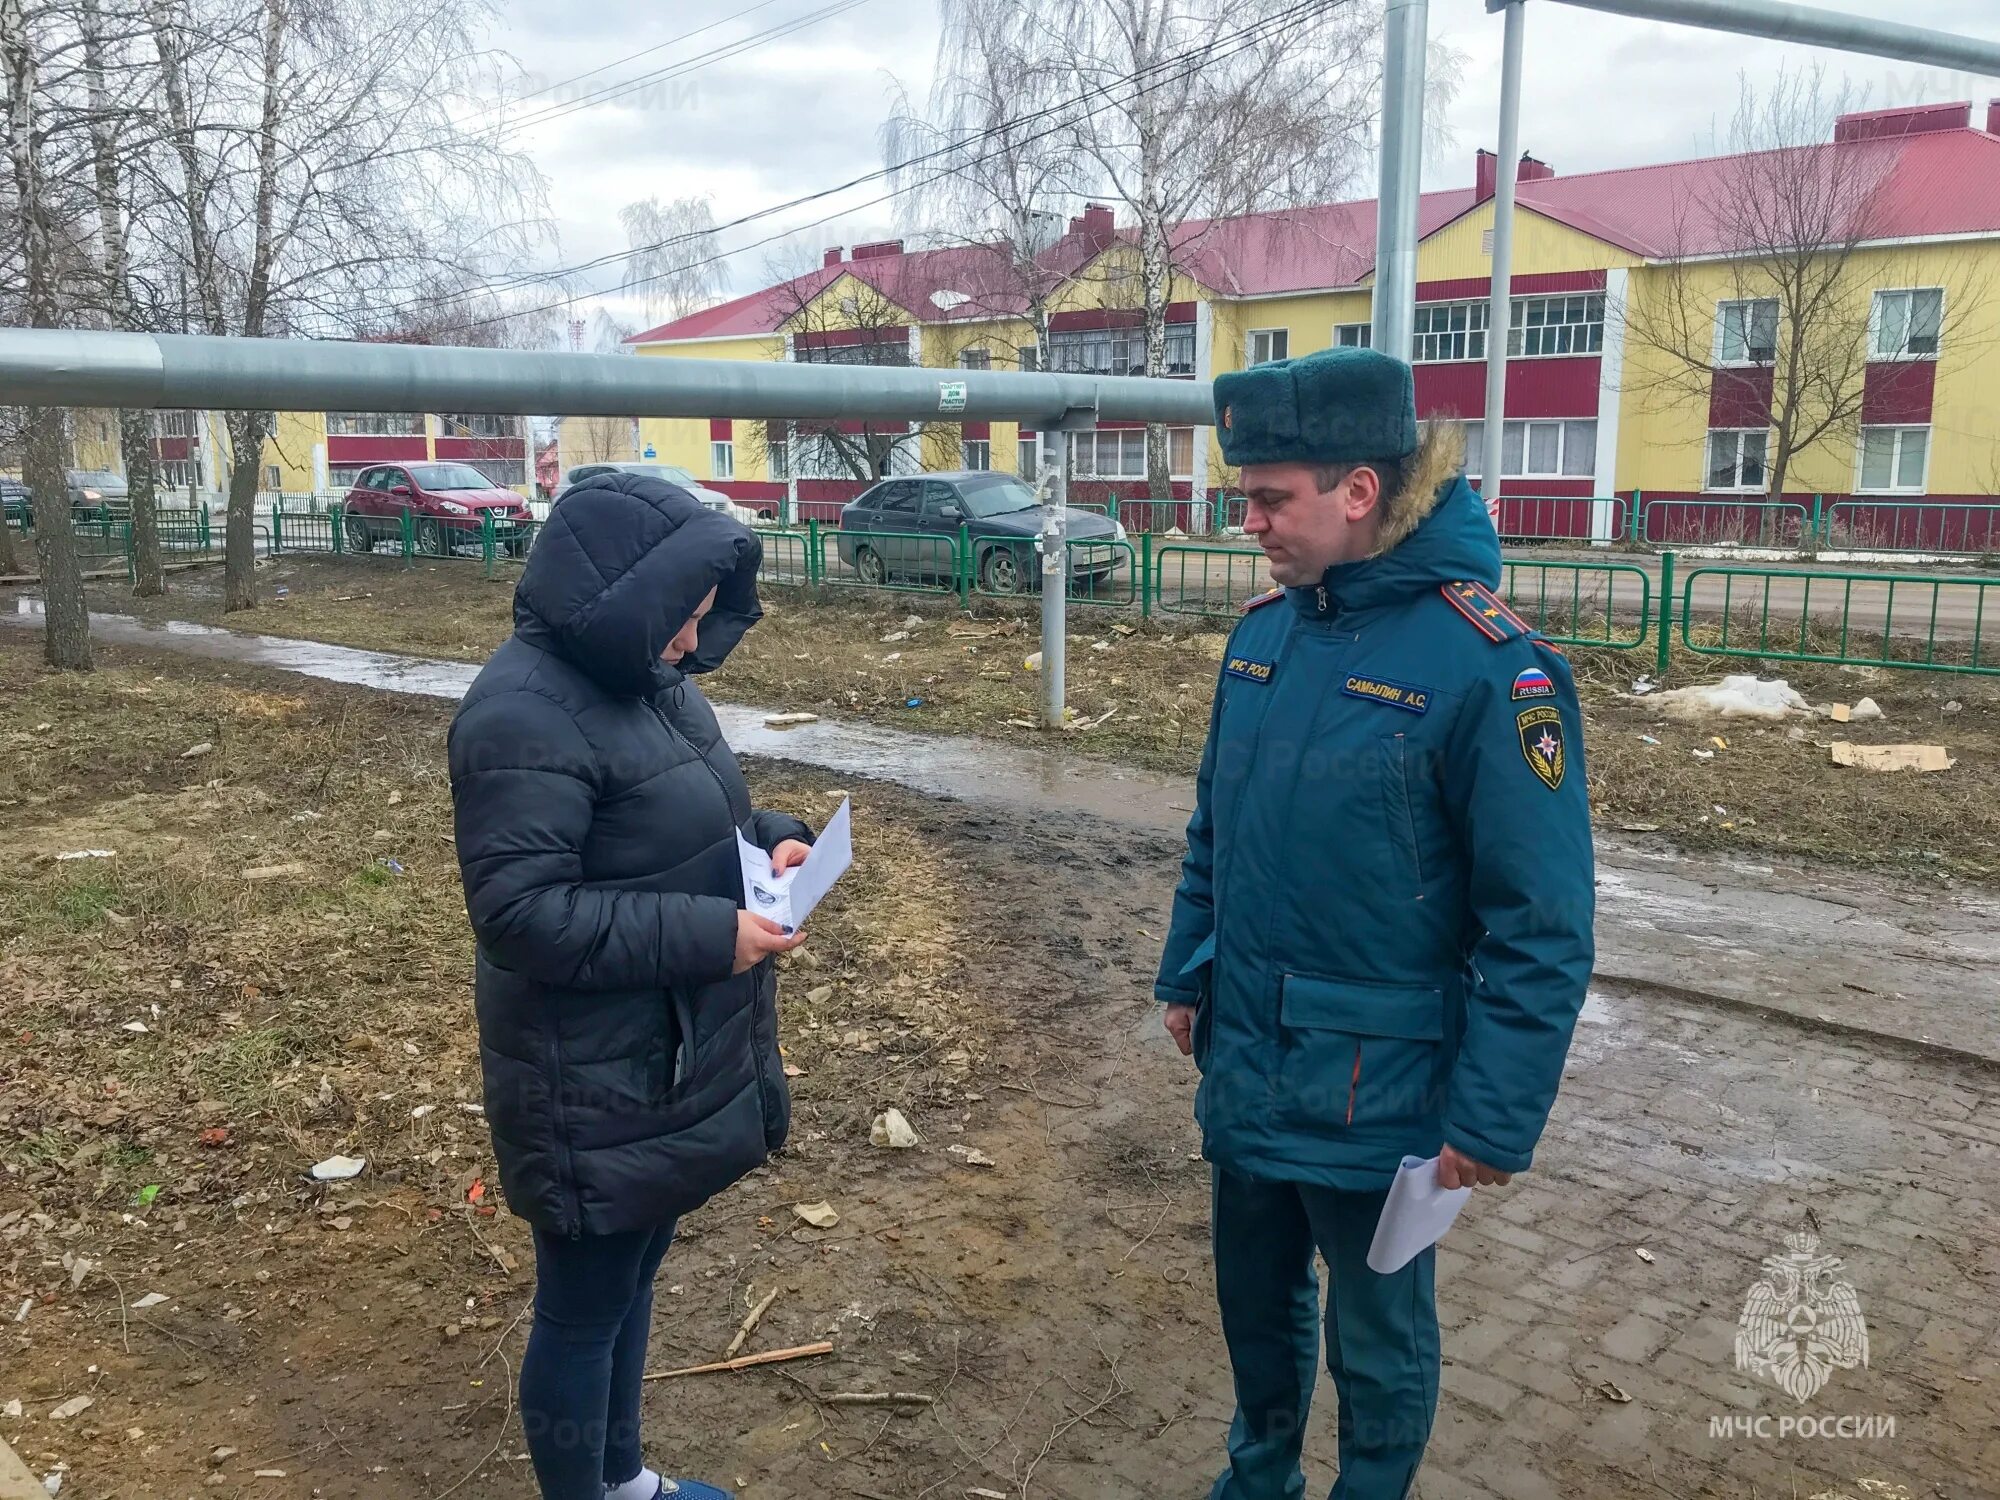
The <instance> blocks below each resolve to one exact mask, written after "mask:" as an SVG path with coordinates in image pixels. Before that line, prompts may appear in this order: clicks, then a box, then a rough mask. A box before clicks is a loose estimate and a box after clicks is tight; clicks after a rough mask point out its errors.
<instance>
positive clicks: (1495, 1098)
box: [1156, 440, 1594, 1190]
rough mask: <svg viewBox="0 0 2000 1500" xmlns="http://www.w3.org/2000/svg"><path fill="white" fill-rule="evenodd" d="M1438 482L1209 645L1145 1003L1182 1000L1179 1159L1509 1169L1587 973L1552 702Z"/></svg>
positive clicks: (1534, 1121)
mask: <svg viewBox="0 0 2000 1500" xmlns="http://www.w3.org/2000/svg"><path fill="white" fill-rule="evenodd" d="M1434 442H1435V440H1434ZM1426 459H1428V460H1429V462H1428V463H1426V462H1425V461H1424V460H1426ZM1427 469H1428V470H1429V473H1428V474H1427V473H1426V470H1427ZM1437 469H1438V462H1437V457H1436V455H1435V454H1434V453H1433V452H1432V451H1431V450H1430V449H1427V450H1426V451H1425V452H1424V453H1423V454H1420V456H1419V460H1418V461H1416V462H1414V463H1413V465H1412V482H1413V483H1414V484H1421V485H1424V486H1426V488H1425V489H1424V490H1422V491H1419V493H1422V494H1425V495H1426V496H1427V500H1428V503H1427V504H1423V505H1419V506H1416V507H1412V509H1413V510H1414V511H1415V512H1416V515H1415V516H1414V517H1413V518H1412V519H1414V527H1413V529H1410V530H1409V531H1408V533H1407V535H1405V536H1404V537H1403V538H1402V539H1401V540H1400V541H1399V542H1397V543H1396V544H1395V545H1394V546H1392V547H1391V548H1390V549H1389V550H1387V551H1385V552H1382V553H1379V554H1378V555H1376V556H1374V557H1371V558H1368V559H1366V560H1364V561H1361V562H1356V563H1346V564H1342V565H1340V566H1338V567H1334V568H1331V569H1329V570H1328V571H1327V573H1326V575H1325V579H1324V581H1323V583H1322V584H1321V585H1320V586H1319V587H1317V588H1301V589H1291V590H1288V591H1286V592H1285V593H1283V594H1274V595H1272V596H1270V598H1269V599H1268V600H1262V601H1259V602H1258V603H1256V604H1253V605H1252V606H1251V608H1250V610H1249V611H1248V613H1246V614H1245V615H1244V617H1243V619H1242V620H1241V621H1240V622H1239V623H1238V624H1237V626H1236V629H1235V631H1234V633H1233V634H1232V635H1231V636H1230V639H1229V645H1228V648H1227V650H1226V652H1225V654H1224V658H1223V668H1222V672H1221V675H1220V677H1219V679H1218V681H1217V685H1216V694H1215V709H1214V715H1213V718H1212V719H1211V721H1210V725H1209V734H1208V744H1207V748H1206V750H1205V751H1204V753H1203V756H1202V763H1201V779H1200V786H1199V794H1198V797H1197V803H1196V808H1195V813H1194V817H1193V819H1192V820H1191V821H1190V822H1189V824H1188V834H1187V841H1188V852H1187V860H1186V863H1185V866H1184V868H1183V870H1182V874H1181V883H1180V888H1179V890H1178V892H1177V893H1176V895H1175V897H1174V913H1173V925H1172V930H1171V931H1170V933H1169V935H1168V938H1167V944H1166V951H1165V953H1164V955H1163V956H1162V960H1161V965H1160V974H1159V980H1158V983H1157V986H1156V992H1157V994H1158V996H1159V998H1160V999H1161V1000H1163V1001H1167V1002H1172V1003H1180V1004H1193V1005H1198V1006H1199V1007H1200V1009H1199V1010H1198V1012H1197V1014H1196V1019H1195V1030H1194V1046H1195V1060H1196V1062H1197V1063H1198V1064H1199V1065H1200V1068H1201V1071H1202V1082H1201V1087H1200V1090H1199V1093H1198V1094H1197V1096H1196V1114H1197V1116H1198V1117H1199V1119H1200V1122H1201V1127H1202V1140H1203V1146H1204V1151H1205V1154H1206V1155H1207V1156H1208V1158H1209V1160H1211V1161H1213V1162H1216V1163H1219V1164H1221V1165H1223V1166H1226V1167H1228V1168H1230V1169H1232V1170H1235V1171H1238V1172H1241V1173H1244V1174H1247V1175H1250V1176H1253V1177H1262V1178H1269V1179H1273V1180H1280V1181H1294V1182H1308V1183H1315V1184H1319V1185H1322V1186H1326V1187H1334V1188H1345V1189H1353V1190H1365V1189H1371V1188H1380V1187H1382V1186H1385V1185H1386V1184H1387V1181H1388V1179H1389V1177H1390V1175H1391V1174H1392V1173H1393V1172H1394V1171H1395V1169H1396V1167H1397V1166H1398V1164H1399V1163H1400V1162H1401V1160H1402V1158H1403V1156H1404V1155H1405V1154H1408V1155H1414V1156H1431V1155H1435V1154H1436V1153H1437V1151H1438V1149H1439V1147H1440V1146H1441V1145H1443V1144H1446V1143H1449V1144H1450V1145H1452V1146H1454V1147H1456V1148H1457V1149H1458V1150H1460V1151H1462V1152H1464V1153H1465V1154H1467V1155H1468V1156H1471V1157H1473V1158H1475V1159H1477V1160H1479V1161H1482V1162H1485V1163H1487V1164H1489V1165H1491V1166H1494V1167H1498V1168H1500V1169H1502V1170H1505V1171H1516V1172H1518V1171H1521V1170H1523V1169H1525V1168H1526V1167H1527V1166H1528V1165H1529V1162H1530V1160H1531V1159H1532V1157H1533V1155H1534V1150H1535V1143H1536V1141H1537V1140H1538V1139H1539V1138H1540V1136H1541V1133H1542V1127H1543V1125H1544V1124H1545V1123H1546V1122H1547V1119H1548V1114H1549V1110H1550V1108H1551V1106H1552V1105H1553V1104H1554V1102H1555V1097H1556V1089H1557V1086H1558V1084H1559V1083H1560V1081H1561V1078H1562V1069H1563V1059H1564V1056H1565V1054H1566V1053H1567V1051H1568V1048H1569V1041H1570V1033H1571V1030H1572V1028H1573V1027H1574V1025H1575V1023H1576V1016H1577V1012H1578V1010H1579V1009H1580V1008H1581V1006H1582V1003H1583V997H1584V991H1585V987H1586V984H1587V983H1588V980H1589V978H1590V970H1591V961H1592V956H1593V954H1592V937H1591V919H1592V909H1593V905H1594V889H1593V875H1592V858H1591V838H1590V809H1589V800H1588V796H1587V793H1586V789H1585V784H1584V768H1583V724H1582V718H1581V715H1580V714H1579V712H1578V708H1577V701H1576V689H1575V686H1574V684H1573V683H1572V681H1571V678H1570V674H1569V668H1568V664H1567V663H1566V662H1565V661H1564V659H1563V657H1562V655H1561V654H1560V653H1559V652H1558V651H1556V650H1555V648H1553V647H1552V646H1549V645H1548V644H1547V643H1546V642H1544V641H1542V640H1541V639H1540V638H1539V637H1538V636H1537V635H1536V634H1535V633H1534V632H1533V631H1532V630H1531V629H1529V628H1528V626H1527V625H1526V624H1525V623H1523V622H1522V621H1520V620H1519V619H1517V618H1516V617H1515V616H1514V615H1513V614H1512V612H1511V611H1509V610H1507V609H1506V607H1505V605H1504V604H1503V603H1502V602H1501V601H1500V600H1499V599H1498V598H1497V597H1496V596H1495V595H1493V593H1492V592H1491V590H1492V589H1493V588H1494V587H1496V586H1497V585H1498V584H1499V582H1500V547H1499V542H1498V540H1497V539H1496V537H1495V536H1494V532H1493V527H1492V525H1491V523H1490V522H1489V521H1488V520H1487V517H1486V511H1485V508H1484V506H1483V505H1482V504H1481V502H1480V500H1479V498H1478V496H1477V495H1476V494H1475V493H1474V492H1473V490H1472V489H1471V487H1470V486H1469V485H1467V484H1466V482H1465V480H1464V478H1463V477H1462V476H1460V477H1455V478H1450V479H1447V480H1445V481H1444V482H1443V483H1442V484H1441V485H1440V484H1439V482H1438V479H1437V477H1436V471H1437ZM1405 524H1406V525H1408V524H1409V523H1408V521H1406V523H1405Z"/></svg>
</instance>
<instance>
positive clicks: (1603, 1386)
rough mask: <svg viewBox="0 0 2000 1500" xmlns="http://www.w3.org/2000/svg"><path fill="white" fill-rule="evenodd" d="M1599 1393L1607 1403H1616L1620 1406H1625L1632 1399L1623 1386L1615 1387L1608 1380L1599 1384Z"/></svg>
mask: <svg viewBox="0 0 2000 1500" xmlns="http://www.w3.org/2000/svg"><path fill="white" fill-rule="evenodd" d="M1597 1393H1598V1395H1600V1396H1602V1397H1603V1398H1604V1399H1605V1400H1606V1401H1616V1402H1617V1403H1618V1404H1619V1405H1620V1406H1623V1405H1625V1404H1626V1403H1627V1402H1629V1401H1631V1399H1632V1397H1631V1395H1630V1394H1629V1393H1628V1392H1627V1391H1626V1390H1625V1388H1624V1387H1623V1386H1618V1385H1613V1384H1612V1383H1611V1382H1610V1381H1608V1380H1603V1381H1599V1382H1598V1386H1597Z"/></svg>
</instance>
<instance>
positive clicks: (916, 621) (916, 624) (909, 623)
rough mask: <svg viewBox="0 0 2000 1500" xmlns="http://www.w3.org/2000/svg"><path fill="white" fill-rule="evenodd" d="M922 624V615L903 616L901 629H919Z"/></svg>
mask: <svg viewBox="0 0 2000 1500" xmlns="http://www.w3.org/2000/svg"><path fill="white" fill-rule="evenodd" d="M923 624H924V617H923V616H922V615H904V616H903V629H905V630H921V629H922V628H923Z"/></svg>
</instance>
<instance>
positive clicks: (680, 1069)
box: [667, 989, 695, 1090]
mask: <svg viewBox="0 0 2000 1500" xmlns="http://www.w3.org/2000/svg"><path fill="white" fill-rule="evenodd" d="M667 1000H668V1004H669V1007H670V1009H671V1010H672V1013H673V1018H674V1030H675V1031H676V1032H677V1033H678V1035H677V1036H676V1037H675V1038H674V1069H673V1077H672V1079H671V1080H670V1082H669V1084H668V1087H669V1089H670V1090H671V1089H677V1088H679V1087H680V1086H681V1085H682V1084H684V1083H686V1082H687V1081H688V1079H690V1078H692V1077H694V1062H695V1041H694V997H693V996H692V995H690V994H688V992H687V991H686V990H680V989H676V990H673V991H671V992H670V993H669V994H668V996H667Z"/></svg>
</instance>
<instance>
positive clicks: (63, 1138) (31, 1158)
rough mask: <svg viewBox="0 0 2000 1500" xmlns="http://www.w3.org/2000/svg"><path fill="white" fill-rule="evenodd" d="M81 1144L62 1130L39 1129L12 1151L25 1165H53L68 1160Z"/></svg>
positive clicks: (16, 1158)
mask: <svg viewBox="0 0 2000 1500" xmlns="http://www.w3.org/2000/svg"><path fill="white" fill-rule="evenodd" d="M79 1144H80V1142H78V1141H77V1140H76V1138H75V1137H74V1136H71V1135H68V1134H65V1133H64V1132H63V1131H60V1130H53V1129H51V1130H39V1131H37V1132H35V1134H33V1135H31V1136H28V1137H26V1138H25V1139H23V1140H22V1141H21V1142H20V1143H19V1144H17V1145H16V1146H15V1147H14V1149H13V1151H12V1152H11V1153H10V1155H12V1157H13V1158H14V1160H15V1161H17V1162H19V1163H20V1164H21V1165H22V1166H24V1167H53V1166H56V1165H58V1164H59V1163H62V1162H66V1161H68V1160H69V1159H70V1158H71V1157H72V1156H74V1155H75V1154H76V1149H77V1146H78V1145H79Z"/></svg>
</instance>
